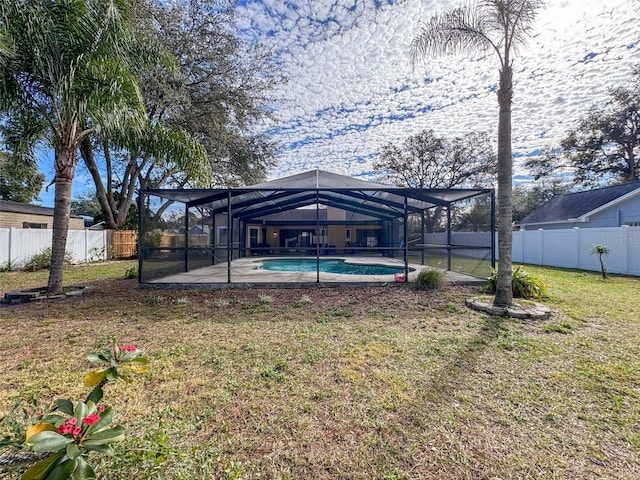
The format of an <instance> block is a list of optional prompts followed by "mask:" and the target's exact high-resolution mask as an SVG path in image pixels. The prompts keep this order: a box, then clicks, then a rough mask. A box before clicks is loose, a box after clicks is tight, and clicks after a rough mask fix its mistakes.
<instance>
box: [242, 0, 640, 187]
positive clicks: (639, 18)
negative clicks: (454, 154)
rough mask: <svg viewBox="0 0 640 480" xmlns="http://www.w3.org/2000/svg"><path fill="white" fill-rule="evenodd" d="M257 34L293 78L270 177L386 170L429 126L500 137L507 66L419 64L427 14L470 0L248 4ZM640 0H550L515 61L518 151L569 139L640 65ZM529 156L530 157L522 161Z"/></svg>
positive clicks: (285, 92) (479, 61)
mask: <svg viewBox="0 0 640 480" xmlns="http://www.w3.org/2000/svg"><path fill="white" fill-rule="evenodd" d="M239 3H240V5H239V19H240V22H241V27H242V28H243V30H244V32H245V34H246V35H248V36H250V37H252V38H254V39H255V40H258V41H261V42H262V43H264V44H266V45H269V46H271V47H272V48H274V50H275V51H276V52H277V54H278V60H279V62H280V63H281V65H282V68H283V69H284V71H285V72H286V74H287V75H288V76H289V78H290V81H289V83H288V84H287V85H286V87H284V88H283V89H282V90H281V91H280V92H278V94H279V96H281V97H282V98H283V99H284V101H283V102H282V103H281V104H279V105H278V107H277V113H278V115H279V121H278V123H277V125H275V127H274V129H273V132H274V134H275V135H276V137H277V139H278V140H279V141H280V142H281V144H282V151H281V157H280V159H279V163H278V167H277V168H276V169H275V170H274V171H273V172H271V175H270V178H277V177H281V176H284V175H288V174H293V173H299V172H302V171H306V170H309V169H314V168H321V169H325V170H330V171H333V172H336V173H343V174H348V175H352V176H358V177H361V178H367V179H370V178H372V177H374V176H375V172H373V171H372V163H373V161H374V159H375V157H376V153H377V152H378V151H379V150H380V147H381V146H382V145H383V144H385V143H388V142H394V143H400V142H402V141H403V140H404V139H405V138H406V137H408V136H409V135H412V134H415V133H417V132H419V131H421V130H423V129H428V128H429V129H433V130H434V131H435V132H436V133H437V134H439V135H443V136H458V135H465V134H467V133H469V132H472V131H483V130H484V131H487V132H489V134H490V135H491V136H492V138H496V132H497V115H498V105H497V99H496V94H495V89H496V84H497V80H498V64H497V58H496V57H495V56H488V57H485V58H480V57H478V58H468V57H463V56H457V57H440V58H426V59H424V61H423V62H421V63H418V64H417V65H416V66H415V67H412V65H411V62H410V60H409V46H410V43H411V40H412V39H413V38H414V37H415V36H416V35H417V34H418V33H419V28H420V21H421V20H422V21H425V20H428V19H429V18H430V17H431V16H432V15H433V14H435V13H437V12H439V11H442V10H446V9H451V8H455V7H457V6H459V5H460V1H459V0H241V1H240V2H239ZM639 25H640V0H549V1H548V2H547V5H546V8H545V9H543V10H541V11H540V13H539V17H538V19H537V21H536V23H535V27H534V29H533V31H532V36H531V38H530V39H529V41H528V43H527V44H526V45H525V46H523V47H522V48H520V50H519V51H518V53H517V56H516V57H515V59H514V63H513V66H514V91H515V93H514V101H513V152H514V157H516V172H517V173H516V181H526V180H527V177H526V172H525V171H523V170H522V169H521V168H518V164H519V163H521V159H522V157H527V156H530V155H535V153H536V152H539V151H540V150H541V149H543V148H545V147H547V146H554V145H558V143H559V140H560V138H561V137H562V136H563V134H564V133H565V132H566V131H567V129H569V128H572V127H574V126H575V125H576V122H577V120H578V119H579V118H580V117H581V116H582V115H583V114H584V113H585V112H586V110H587V109H588V107H589V106H590V105H592V104H593V103H595V102H601V101H603V100H604V99H605V98H606V97H607V89H608V88H609V87H614V86H619V85H624V84H625V83H626V82H628V81H629V79H630V76H631V75H630V73H631V66H632V65H633V64H635V63H639V62H640V28H639ZM518 159H520V161H519V160H518Z"/></svg>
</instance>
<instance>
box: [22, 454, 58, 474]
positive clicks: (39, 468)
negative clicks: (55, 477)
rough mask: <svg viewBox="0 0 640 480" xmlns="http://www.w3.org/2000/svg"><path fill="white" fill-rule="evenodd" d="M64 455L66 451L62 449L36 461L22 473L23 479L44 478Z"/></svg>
mask: <svg viewBox="0 0 640 480" xmlns="http://www.w3.org/2000/svg"><path fill="white" fill-rule="evenodd" d="M63 455H64V451H61V452H58V453H56V454H54V455H51V456H50V457H47V458H44V459H42V460H40V461H39V462H37V463H34V464H33V465H31V467H29V469H28V470H27V471H26V472H24V473H23V474H22V477H20V478H21V480H43V479H44V478H45V477H46V476H47V473H49V471H50V470H51V469H52V468H53V467H54V466H55V465H56V463H57V462H58V461H59V460H60V459H61V458H62V456H63Z"/></svg>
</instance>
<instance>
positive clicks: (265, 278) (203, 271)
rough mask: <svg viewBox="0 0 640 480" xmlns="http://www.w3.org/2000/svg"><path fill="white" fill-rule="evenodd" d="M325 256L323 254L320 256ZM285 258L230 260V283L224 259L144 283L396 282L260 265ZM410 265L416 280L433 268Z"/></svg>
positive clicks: (471, 280)
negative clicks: (275, 268) (422, 271)
mask: <svg viewBox="0 0 640 480" xmlns="http://www.w3.org/2000/svg"><path fill="white" fill-rule="evenodd" d="M296 258H300V259H303V258H304V259H314V260H315V258H316V257H296ZM322 258H326V257H322ZM331 258H332V259H344V260H345V262H347V263H358V264H368V265H389V266H394V267H400V268H404V262H403V261H402V260H400V259H394V258H386V257H359V256H354V257H350V256H344V255H339V256H336V257H331ZM267 259H268V260H274V259H286V260H291V259H292V257H278V256H274V257H245V258H239V259H236V260H234V261H233V262H231V283H229V282H228V270H227V267H228V265H227V263H226V262H225V263H220V264H218V265H210V266H206V267H202V268H198V269H194V270H192V271H189V272H182V273H177V274H174V275H168V276H166V277H162V278H158V279H154V280H151V281H149V282H147V283H145V284H143V286H145V285H146V286H154V285H155V286H158V287H160V286H162V287H169V286H174V287H176V288H178V287H179V288H188V287H205V286H206V287H208V288H224V287H227V286H256V287H259V286H264V287H273V286H280V287H289V286H290V287H293V286H314V285H315V286H317V285H325V286H335V285H339V284H350V285H356V284H362V285H376V284H377V285H385V284H386V285H390V284H394V285H399V283H397V282H396V281H395V279H394V276H393V275H391V274H387V275H348V274H339V273H325V272H320V282H319V283H318V281H317V280H318V276H317V272H280V271H276V270H263V269H261V268H260V265H261V264H262V260H267ZM409 268H414V269H415V271H413V272H409V281H412V280H415V278H416V276H417V275H418V272H419V271H420V270H422V269H425V268H433V267H429V266H426V265H419V264H415V263H409ZM443 272H444V273H445V275H446V277H447V280H448V281H449V282H450V283H452V284H455V285H484V284H486V280H485V279H482V278H477V277H472V276H470V275H466V274H464V273H459V272H447V271H444V270H443Z"/></svg>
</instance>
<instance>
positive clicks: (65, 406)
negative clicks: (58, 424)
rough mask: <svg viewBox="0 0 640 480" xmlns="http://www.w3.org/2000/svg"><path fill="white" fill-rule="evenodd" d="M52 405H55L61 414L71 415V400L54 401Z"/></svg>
mask: <svg viewBox="0 0 640 480" xmlns="http://www.w3.org/2000/svg"><path fill="white" fill-rule="evenodd" d="M53 403H55V404H56V407H58V410H60V411H61V412H62V413H66V414H67V415H73V403H71V400H66V399H61V400H56V401H55V402H53Z"/></svg>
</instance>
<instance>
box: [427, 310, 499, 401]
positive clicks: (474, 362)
mask: <svg viewBox="0 0 640 480" xmlns="http://www.w3.org/2000/svg"><path fill="white" fill-rule="evenodd" d="M506 321H507V319H506V318H504V317H498V316H485V318H484V319H483V320H482V321H481V324H480V328H479V330H478V332H477V333H476V334H475V335H473V336H472V337H471V338H470V339H469V340H467V341H466V342H465V343H463V344H462V345H460V347H459V348H458V349H457V351H456V352H455V353H454V354H453V356H452V358H451V359H450V360H449V361H448V362H447V363H446V364H444V365H443V366H442V367H441V368H440V370H439V371H437V372H436V373H435V374H434V375H433V376H432V377H431V378H430V379H428V380H427V381H426V384H425V389H424V400H425V401H427V402H430V403H434V404H441V403H443V402H448V401H449V400H450V399H451V397H452V396H453V395H455V393H456V392H457V391H459V390H463V389H465V388H467V386H468V385H467V383H466V382H465V380H466V379H467V378H468V377H469V375H470V374H473V373H475V372H477V370H478V368H482V367H479V359H480V357H481V356H482V355H483V354H484V353H485V352H486V350H487V349H488V348H490V347H491V346H492V345H494V344H495V343H496V340H497V339H498V338H499V337H500V336H501V334H502V333H503V332H504V331H505V330H506V327H505V322H506Z"/></svg>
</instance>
